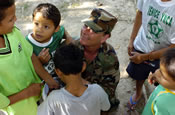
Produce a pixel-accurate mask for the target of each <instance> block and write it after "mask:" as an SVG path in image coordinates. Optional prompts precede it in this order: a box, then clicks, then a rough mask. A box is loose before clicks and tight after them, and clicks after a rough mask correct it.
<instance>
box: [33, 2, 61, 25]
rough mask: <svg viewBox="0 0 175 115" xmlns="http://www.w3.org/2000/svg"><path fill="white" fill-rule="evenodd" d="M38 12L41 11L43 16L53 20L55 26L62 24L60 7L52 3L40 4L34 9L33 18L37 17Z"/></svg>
mask: <svg viewBox="0 0 175 115" xmlns="http://www.w3.org/2000/svg"><path fill="white" fill-rule="evenodd" d="M37 12H41V13H42V15H43V17H44V18H46V19H49V20H52V21H53V23H54V26H55V28H56V27H57V26H58V25H59V24H60V20H61V14H60V11H59V10H58V8H57V7H56V6H54V5H52V4H50V3H42V4H39V5H38V6H37V7H36V8H35V9H34V10H33V14H32V16H33V18H34V17H35V15H36V13H37Z"/></svg>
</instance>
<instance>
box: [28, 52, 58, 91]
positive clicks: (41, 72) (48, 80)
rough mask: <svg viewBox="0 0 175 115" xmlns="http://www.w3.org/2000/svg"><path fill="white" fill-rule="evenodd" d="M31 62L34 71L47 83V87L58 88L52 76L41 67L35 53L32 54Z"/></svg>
mask: <svg viewBox="0 0 175 115" xmlns="http://www.w3.org/2000/svg"><path fill="white" fill-rule="evenodd" d="M31 58H32V63H33V66H34V68H35V71H36V73H37V74H38V75H39V76H40V77H41V78H42V79H43V80H44V81H45V82H46V83H47V84H48V86H49V88H51V89H52V88H58V87H59V86H58V83H57V82H56V81H55V80H54V79H53V78H52V76H51V75H50V74H49V73H48V72H47V71H46V70H45V69H44V68H43V66H42V64H41V62H40V61H39V59H38V58H37V56H36V55H35V54H33V55H32V57H31Z"/></svg>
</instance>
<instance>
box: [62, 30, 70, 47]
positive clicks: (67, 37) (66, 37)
mask: <svg viewBox="0 0 175 115" xmlns="http://www.w3.org/2000/svg"><path fill="white" fill-rule="evenodd" d="M63 38H65V40H66V41H65V42H66V44H69V43H71V42H72V37H71V36H70V34H69V33H68V32H67V31H66V29H65V30H64V37H63Z"/></svg>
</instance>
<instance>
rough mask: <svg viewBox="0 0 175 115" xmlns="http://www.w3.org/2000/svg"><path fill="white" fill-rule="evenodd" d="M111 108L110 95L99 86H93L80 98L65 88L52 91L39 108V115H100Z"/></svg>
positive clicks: (89, 86)
mask: <svg viewBox="0 0 175 115" xmlns="http://www.w3.org/2000/svg"><path fill="white" fill-rule="evenodd" d="M109 108H110V103H109V100H108V95H107V94H106V93H105V91H104V90H103V89H102V88H101V87H100V86H99V85H97V84H92V85H88V88H87V89H86V90H85V92H84V93H83V95H82V96H80V97H76V96H74V95H72V94H71V93H69V92H68V91H67V90H66V89H65V88H62V89H60V90H54V91H52V92H51V94H50V95H49V96H48V98H47V99H46V101H44V102H43V103H42V104H41V105H40V106H39V107H38V115H100V112H101V110H103V111H107V110H108V109H109Z"/></svg>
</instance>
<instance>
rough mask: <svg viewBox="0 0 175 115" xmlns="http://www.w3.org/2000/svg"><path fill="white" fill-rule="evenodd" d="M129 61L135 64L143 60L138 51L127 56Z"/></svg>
mask: <svg viewBox="0 0 175 115" xmlns="http://www.w3.org/2000/svg"><path fill="white" fill-rule="evenodd" d="M129 59H130V61H131V62H134V63H136V64H140V63H142V62H143V58H142V54H141V53H138V52H131V56H130V57H129Z"/></svg>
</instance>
